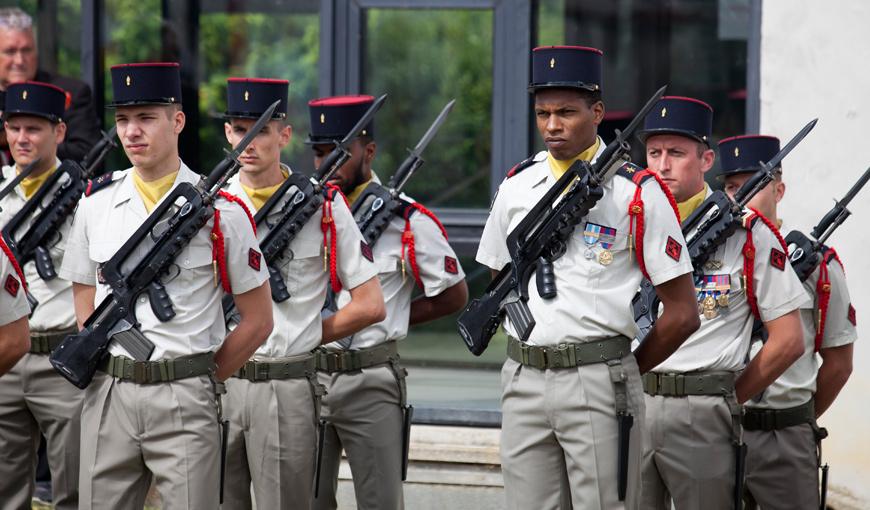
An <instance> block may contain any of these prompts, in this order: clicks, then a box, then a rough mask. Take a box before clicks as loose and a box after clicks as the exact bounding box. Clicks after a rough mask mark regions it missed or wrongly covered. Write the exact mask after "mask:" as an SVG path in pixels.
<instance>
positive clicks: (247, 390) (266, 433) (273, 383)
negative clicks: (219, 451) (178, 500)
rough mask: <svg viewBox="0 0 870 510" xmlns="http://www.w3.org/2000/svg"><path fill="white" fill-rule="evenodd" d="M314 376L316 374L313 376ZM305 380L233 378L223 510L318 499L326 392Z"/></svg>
mask: <svg viewBox="0 0 870 510" xmlns="http://www.w3.org/2000/svg"><path fill="white" fill-rule="evenodd" d="M312 377H314V376H313V375H312ZM315 384H317V385H319V383H317V382H316V380H309V379H307V378H295V379H281V380H267V381H257V382H251V381H248V380H246V379H238V378H235V377H233V378H230V379H228V380H227V382H226V386H227V395H226V397H225V399H224V412H225V413H226V415H227V417H228V418H229V421H230V430H229V441H227V465H226V481H225V486H224V504H223V507H222V508H223V509H224V510H232V509H240V510H242V509H243V510H248V509H250V508H252V505H251V484H252V483H253V488H254V499H255V500H256V503H257V508H260V509H264V508H275V509H278V508H280V509H306V510H307V509H308V508H310V506H311V500H312V499H313V497H314V466H315V462H316V460H317V459H316V458H317V426H318V425H317V423H318V420H319V415H320V396H319V395H317V394H316V393H315V392H317V393H320V394H322V390H320V389H317V388H316V387H315V386H314V385H315Z"/></svg>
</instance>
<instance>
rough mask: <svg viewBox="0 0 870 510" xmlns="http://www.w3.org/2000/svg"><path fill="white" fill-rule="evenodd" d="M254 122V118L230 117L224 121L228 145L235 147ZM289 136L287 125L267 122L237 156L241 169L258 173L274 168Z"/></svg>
mask: <svg viewBox="0 0 870 510" xmlns="http://www.w3.org/2000/svg"><path fill="white" fill-rule="evenodd" d="M256 122H257V121H256V120H255V119H230V122H227V123H225V124H224V133H225V134H226V136H227V141H228V142H230V145H232V146H233V147H235V146H236V144H238V143H239V142H240V141H241V140H242V138H244V136H245V135H246V134H248V131H249V130H250V129H251V128H252V127H253V126H254V124H255V123H256ZM290 137H291V130H290V126H289V125H287V124H284V123H283V122H281V121H277V120H273V121H271V122H269V123H267V124H266V125H265V126H263V129H261V130H260V134H259V135H257V136H256V137H255V138H254V139H253V141H251V143H250V144H249V145H248V147H247V148H246V149H245V151H244V152H243V153H242V155H241V156H239V162H240V163H241V164H242V169H241V171H242V172H245V173H250V174H259V173H262V172H265V171H267V170H271V169H274V168H275V167H276V166H277V165H278V164H279V162H280V160H281V149H283V148H284V147H286V146H287V144H288V143H290Z"/></svg>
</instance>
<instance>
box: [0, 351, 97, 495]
mask: <svg viewBox="0 0 870 510" xmlns="http://www.w3.org/2000/svg"><path fill="white" fill-rule="evenodd" d="M83 397H84V392H83V391H81V390H79V389H78V388H76V387H75V386H73V385H72V384H70V383H69V382H67V380H66V379H64V378H63V377H61V376H60V375H59V374H58V373H57V372H55V371H54V369H53V368H52V367H51V364H49V362H48V355H47V354H25V355H24V357H23V358H21V360H20V361H19V362H18V363H17V364H16V365H15V367H13V368H12V370H10V371H9V373H7V374H6V375H4V376H3V377H0V509H2V510H17V509H28V510H29V509H30V507H31V504H30V499H31V497H32V496H33V489H34V476H35V474H36V451H37V449H38V448H39V439H40V437H39V436H40V432H41V433H42V434H45V439H46V444H47V448H46V453H47V456H48V466H49V468H50V470H51V480H52V493H53V494H52V500H53V503H54V505H55V508H57V509H59V510H63V509H75V508H78V481H79V420H80V419H81V412H82V398H83Z"/></svg>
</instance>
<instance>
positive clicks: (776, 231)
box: [749, 207, 788, 257]
mask: <svg viewBox="0 0 870 510" xmlns="http://www.w3.org/2000/svg"><path fill="white" fill-rule="evenodd" d="M749 210H750V211H752V213H753V214H754V215H755V216H756V217H758V219H759V220H761V222H762V223H764V224H765V225H767V228H769V229H770V231H771V232H773V235H775V236H776V240H777V241H779V245H780V246H782V251H784V252H785V254H786V257H787V256H788V245H787V244H785V239H783V238H782V234H780V233H779V229H778V228H776V225H774V224H773V222H772V221H770V220H769V219H767V216H765V215H763V214H761V212H759V211H758V209H753V208H752V207H749Z"/></svg>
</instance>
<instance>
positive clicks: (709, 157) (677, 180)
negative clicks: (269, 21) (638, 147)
mask: <svg viewBox="0 0 870 510" xmlns="http://www.w3.org/2000/svg"><path fill="white" fill-rule="evenodd" d="M714 159H715V154H714V153H713V151H712V150H710V149H708V148H707V147H706V146H705V145H702V144H701V143H699V142H697V141H696V140H692V139H691V138H687V137H685V136H680V135H654V136H650V137H649V138H647V140H646V164H647V166H648V167H649V169H650V170H651V171H652V172H655V173H656V174H658V175H659V177H661V178H662V180H663V181H664V182H665V184H667V185H668V188H670V190H671V193H673V194H674V198H675V199H676V200H677V202H685V201H686V200H688V199H690V198H692V196H694V195H697V194H698V193H700V192H701V190H702V189H704V174H705V173H706V172H707V171H709V170H710V169H711V168H713V161H714Z"/></svg>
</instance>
